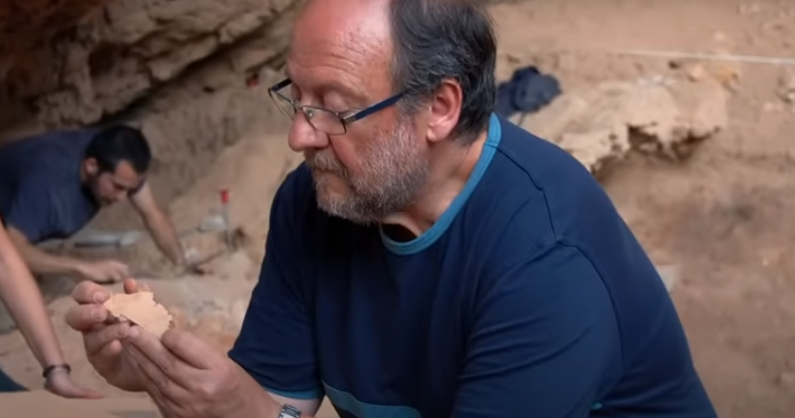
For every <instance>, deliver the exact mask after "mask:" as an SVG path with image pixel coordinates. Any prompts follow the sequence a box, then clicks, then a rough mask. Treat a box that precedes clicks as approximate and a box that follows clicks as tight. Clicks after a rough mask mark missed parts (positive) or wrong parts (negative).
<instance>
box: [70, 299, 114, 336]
mask: <svg viewBox="0 0 795 418" xmlns="http://www.w3.org/2000/svg"><path fill="white" fill-rule="evenodd" d="M108 315H109V313H108V310H107V309H105V308H103V307H102V305H97V304H93V305H78V306H75V307H73V308H72V309H69V310H68V311H67V312H66V323H67V325H69V327H71V328H72V329H74V330H76V331H80V332H88V331H90V330H91V329H92V328H94V327H95V326H96V325H99V324H102V323H103V322H105V321H106V320H107V319H108Z"/></svg>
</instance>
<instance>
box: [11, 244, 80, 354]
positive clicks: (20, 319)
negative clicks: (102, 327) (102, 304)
mask: <svg viewBox="0 0 795 418" xmlns="http://www.w3.org/2000/svg"><path fill="white" fill-rule="evenodd" d="M0 300H2V301H3V303H4V304H5V305H6V307H7V308H8V312H9V313H10V314H11V318H13V319H14V322H15V323H16V324H17V325H18V326H19V329H20V331H21V332H22V335H23V336H24V337H25V341H27V343H28V346H30V349H31V351H33V355H34V356H36V359H37V360H38V361H39V364H41V366H42V367H46V366H49V365H57V364H63V363H64V358H63V354H62V353H61V348H60V347H59V345H58V338H57V337H56V336H55V331H54V330H53V327H52V323H51V322H50V316H49V314H48V313H47V308H45V306H44V299H43V298H42V296H41V292H40V291H39V287H38V286H37V285H36V281H35V280H34V279H33V276H32V275H31V274H30V271H29V270H28V268H27V267H26V266H25V264H24V263H23V261H22V259H21V258H20V256H19V254H18V253H17V251H16V249H15V248H14V246H13V245H12V244H11V241H10V240H9V239H8V236H7V235H6V233H5V230H3V229H2V228H0Z"/></svg>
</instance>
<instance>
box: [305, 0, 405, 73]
mask: <svg viewBox="0 0 795 418" xmlns="http://www.w3.org/2000/svg"><path fill="white" fill-rule="evenodd" d="M382 3H384V1H383V0H312V1H310V2H309V3H308V5H307V6H306V7H305V9H304V10H303V12H302V13H301V15H300V16H299V17H298V19H297V20H296V23H295V26H294V27H293V33H292V42H291V48H290V49H291V53H295V55H299V56H300V55H303V54H323V53H325V54H329V55H337V56H338V58H341V59H356V58H362V57H365V56H367V55H372V54H374V53H379V52H381V53H385V52H386V51H385V48H388V47H389V26H388V25H387V18H386V8H385V7H384V5H383V4H382Z"/></svg>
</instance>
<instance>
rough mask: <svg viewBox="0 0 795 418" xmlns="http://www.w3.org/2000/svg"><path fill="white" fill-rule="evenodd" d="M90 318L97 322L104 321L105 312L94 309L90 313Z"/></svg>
mask: <svg viewBox="0 0 795 418" xmlns="http://www.w3.org/2000/svg"><path fill="white" fill-rule="evenodd" d="M91 317H92V318H94V319H95V320H97V321H102V320H104V319H105V312H104V311H103V310H102V309H94V310H93V311H91Z"/></svg>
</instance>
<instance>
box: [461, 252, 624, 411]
mask: <svg viewBox="0 0 795 418" xmlns="http://www.w3.org/2000/svg"><path fill="white" fill-rule="evenodd" d="M474 315H475V316H474V320H473V329H472V331H471V334H470V338H469V341H468V350H467V355H466V360H465V364H464V366H463V372H462V374H461V375H460V378H459V387H458V390H457V393H456V401H455V406H454V410H453V417H454V418H481V417H483V418H485V417H490V418H491V417H506V418H508V417H523V416H529V417H543V418H586V417H588V416H589V415H590V412H591V410H592V409H598V408H599V399H598V398H597V396H598V392H599V390H598V389H599V386H600V384H601V383H602V380H603V379H604V377H605V375H606V374H607V373H608V369H609V368H611V367H614V368H620V344H619V336H618V327H617V323H616V319H615V314H614V312H613V308H612V304H611V301H610V296H609V294H608V292H607V289H606V288H605V286H604V284H603V282H602V280H601V279H600V276H599V274H598V273H597V271H596V269H595V268H594V267H593V265H592V264H591V262H590V261H589V260H588V259H587V258H586V257H585V256H584V255H583V254H582V253H581V252H580V251H579V250H578V249H577V248H573V247H567V246H562V245H557V246H554V247H552V248H551V249H549V250H547V251H545V252H543V253H542V254H541V255H540V256H536V257H534V258H532V259H529V260H526V261H524V262H523V263H520V264H519V265H518V266H516V267H514V268H513V269H512V270H511V271H509V272H508V273H507V274H505V275H503V276H501V277H500V278H498V279H497V280H496V281H494V282H492V283H491V284H490V285H488V286H486V287H485V288H484V291H483V294H482V295H481V296H480V299H479V302H478V303H477V304H476V308H475V312H474Z"/></svg>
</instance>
